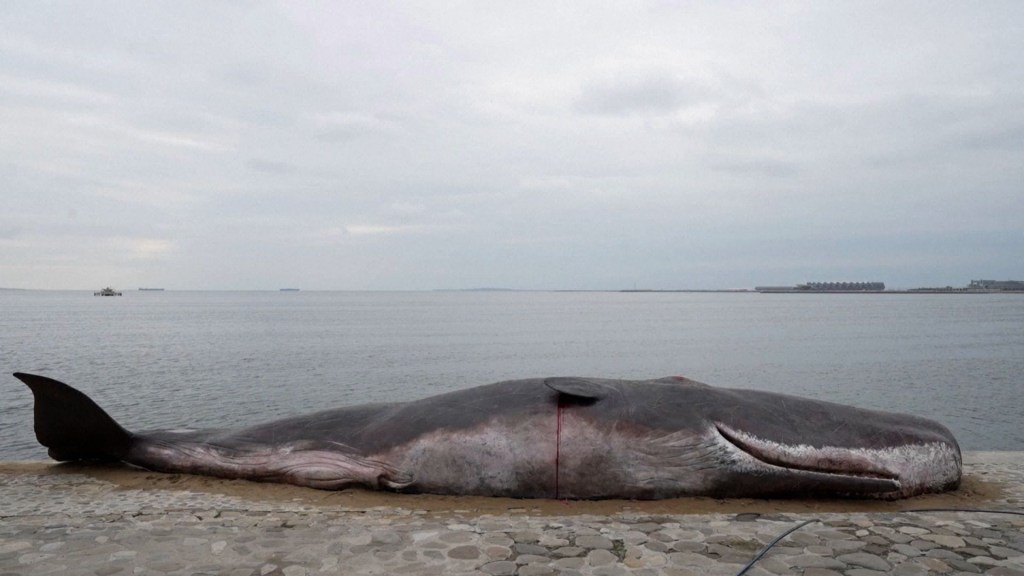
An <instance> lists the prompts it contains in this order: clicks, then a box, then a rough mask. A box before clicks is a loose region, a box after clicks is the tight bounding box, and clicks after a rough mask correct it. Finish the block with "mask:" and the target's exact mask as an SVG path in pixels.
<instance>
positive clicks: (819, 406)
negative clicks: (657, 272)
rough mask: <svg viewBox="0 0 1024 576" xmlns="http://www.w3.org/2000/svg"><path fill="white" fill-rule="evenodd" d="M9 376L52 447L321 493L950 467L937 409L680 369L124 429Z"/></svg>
mask: <svg viewBox="0 0 1024 576" xmlns="http://www.w3.org/2000/svg"><path fill="white" fill-rule="evenodd" d="M15 377H17V378H18V379H20V380H21V381H22V382H24V383H25V384H27V385H28V386H29V388H31V390H32V392H33V394H34V396H35V408H34V411H35V432H36V437H37V438H38V440H39V442H40V443H41V444H42V445H43V446H46V447H47V448H49V454H50V456H51V457H52V458H54V459H56V460H59V461H122V462H126V463H128V464H132V465H135V466H139V467H142V468H146V469H149V470H155V471H162V472H176V473H190V474H200V475H208V476H218V477H223V478H244V479H249V480H255V481H261V482H281V483H289V484H297V485H300V486H309V487H312V488H321V489H330V490H336V489H342V488H346V487H350V486H363V487H367V488H372V489H390V490H396V491H402V492H420V493H433V494H464V495H486V496H510V497H522V498H574V499H597V498H634V499H655V498H671V497H677V496H714V497H835V496H840V497H860V498H884V499H894V498H903V497H908V496H913V495H916V494H922V493H926V492H940V491H944V490H950V489H954V488H956V487H957V486H958V485H959V482H960V475H961V455H960V448H959V446H958V444H957V442H956V440H955V439H954V438H953V435H952V434H951V433H950V432H949V430H947V429H946V428H945V427H944V426H942V425H941V424H938V423H936V422H933V421H930V420H927V419H924V418H921V417H918V416H911V415H906V414H895V413H888V412H879V411H874V410H866V409H862V408H855V407H851V406H844V405H840V404H834V403H830V402H823V401H818V400H810V399H806V398H799V397H795V396H788V395H784V394H775V393H770V392H762V391H756V390H741V389H729V388H717V387H712V386H708V385H706V384H701V383H699V382H695V381H693V380H689V379H686V378H681V377H670V378H662V379H658V380H641V381H627V380H607V379H597V378H540V379H528V380H513V381H507V382H498V383H495V384H489V385H485V386H478V387H475V388H470V389H467V390H459V391H456V392H450V393H447V394H441V395H438V396H433V397H429V398H423V399H420V400H413V401H410V402H397V403H386V404H370V405H362V406H350V407H344V408H337V409H333V410H325V411H322V412H316V413H313V414H308V415H303V416H295V417H291V418H285V419H282V420H277V421H274V422H269V423H266V424H261V425H257V426H251V427H248V428H243V429H240V430H221V429H209V430H202V431H189V432H175V431H166V430H164V431H160V430H157V431H148V432H139V433H134V432H129V431H127V430H125V429H124V428H122V427H121V426H120V425H119V424H117V422H115V421H114V419H113V418H111V417H110V416H109V415H108V414H107V413H106V412H105V411H104V410H103V409H102V408H100V407H99V406H98V405H96V404H95V403H94V402H93V401H92V400H91V399H90V398H89V397H88V396H86V395H85V394H83V393H82V392H80V391H78V390H76V389H74V388H72V387H70V386H68V385H66V384H63V383H61V382H58V381H56V380H53V379H51V378H47V377H45V376H37V375H31V374H23V373H16V374H15Z"/></svg>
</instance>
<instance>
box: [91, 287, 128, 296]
mask: <svg viewBox="0 0 1024 576" xmlns="http://www.w3.org/2000/svg"><path fill="white" fill-rule="evenodd" d="M92 295H93V296H120V295H121V293H120V292H118V291H117V290H114V289H113V288H111V287H110V286H107V287H106V288H104V289H103V290H100V291H99V292H93V293H92Z"/></svg>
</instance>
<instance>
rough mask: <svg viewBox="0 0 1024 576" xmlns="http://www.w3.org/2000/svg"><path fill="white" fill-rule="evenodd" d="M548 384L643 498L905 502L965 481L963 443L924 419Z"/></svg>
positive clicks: (675, 382)
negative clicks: (576, 406)
mask: <svg viewBox="0 0 1024 576" xmlns="http://www.w3.org/2000/svg"><path fill="white" fill-rule="evenodd" d="M546 383H547V384H548V386H549V387H551V388H554V389H555V390H558V391H559V392H560V393H561V394H564V395H566V396H568V397H570V398H575V399H578V402H579V403H580V405H581V408H583V409H581V410H577V411H576V414H577V415H578V417H579V419H580V420H581V421H583V420H589V422H590V424H589V428H587V429H588V430H590V432H588V433H586V434H584V435H583V436H584V437H585V436H590V438H581V439H580V443H581V444H582V443H585V442H593V441H596V440H597V438H596V437H597V436H600V437H601V438H600V441H602V442H604V443H605V445H607V446H608V451H609V453H610V454H615V455H616V457H615V458H614V459H613V460H614V461H615V462H617V464H615V465H614V466H615V467H617V468H619V469H620V470H621V472H622V473H621V474H620V475H619V477H618V478H617V479H616V481H617V482H623V481H629V482H633V483H635V484H636V490H635V495H636V496H638V497H652V498H658V497H664V496H665V495H668V494H702V495H713V496H720V497H735V496H745V497H750V496H764V497H768V496H771V497H779V496H791V497H807V496H810V497H825V496H828V497H834V496H849V497H858V498H881V499H895V498H904V497H909V496H914V495H917V494H923V493H928V492H942V491H946V490H951V489H955V488H956V487H957V486H958V485H959V483H960V476H961V453H960V447H959V445H958V444H957V442H956V439H955V438H954V437H953V435H952V433H950V431H949V430H948V429H947V428H946V427H944V426H943V425H941V424H939V423H937V422H934V421H931V420H928V419H925V418H921V417H919V416H912V415H908V414H896V413H890V412H880V411H875V410H866V409H863V408H856V407H852V406H846V405H841V404H835V403H832V402H824V401H818V400H811V399H807V398H799V397H795V396H788V395H784V394H775V393H770V392H763V391H756V390H739V389H728V388H716V387H711V386H708V385H706V384H701V383H699V382H695V381H693V380H689V379H685V378H665V379H661V380H654V381H643V382H619V381H602V380H589V379H549V380H548V381H546ZM598 421H601V422H603V423H604V425H599V424H598ZM610 431H611V432H610ZM605 465H606V466H607V465H608V464H607V463H606V464H605ZM584 474H585V473H584ZM626 476H629V477H630V478H629V479H628V480H626Z"/></svg>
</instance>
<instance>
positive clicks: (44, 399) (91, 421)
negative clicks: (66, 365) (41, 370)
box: [14, 372, 132, 462]
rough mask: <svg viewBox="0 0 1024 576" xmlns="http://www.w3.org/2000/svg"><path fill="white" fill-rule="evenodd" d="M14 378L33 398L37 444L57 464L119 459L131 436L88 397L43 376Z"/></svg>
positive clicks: (125, 451) (17, 373) (129, 444)
mask: <svg viewBox="0 0 1024 576" xmlns="http://www.w3.org/2000/svg"><path fill="white" fill-rule="evenodd" d="M14 377H15V378H17V379H18V380H21V381H22V382H24V383H25V384H27V385H28V387H29V388H31V389H32V394H33V395H35V398H36V402H35V430H36V438H37V439H38V440H39V443H40V444H42V445H43V446H46V447H47V448H49V453H50V457H51V458H53V459H54V460H59V461H62V462H64V461H70V460H121V459H122V458H124V456H125V454H127V453H128V449H129V448H130V447H131V444H132V434H131V432H128V431H127V430H125V429H124V428H122V427H121V425H120V424H118V423H117V422H115V421H114V419H113V418H111V417H110V416H109V415H108V414H107V413H106V412H104V411H103V409H102V408H100V407H99V406H98V405H97V404H96V403H95V402H93V401H92V400H91V399H90V398H89V397H88V396H86V395H85V394H83V393H81V392H79V391H78V390H75V389H74V388H72V387H71V386H68V385H67V384H64V383H63V382H58V381H57V380H54V379H52V378H47V377H45V376H36V375H33V374H23V373H20V372H16V373H15V374H14Z"/></svg>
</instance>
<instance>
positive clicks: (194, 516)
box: [0, 453, 1024, 576]
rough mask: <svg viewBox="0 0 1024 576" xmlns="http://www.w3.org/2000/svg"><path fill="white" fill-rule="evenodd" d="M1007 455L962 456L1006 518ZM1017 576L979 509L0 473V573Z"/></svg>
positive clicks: (1016, 545) (1022, 494)
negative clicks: (417, 492) (393, 501)
mask: <svg viewBox="0 0 1024 576" xmlns="http://www.w3.org/2000/svg"><path fill="white" fill-rule="evenodd" d="M1022 456H1024V455H1022V454H1020V453H974V454H972V455H971V456H970V457H969V458H966V460H968V461H969V463H968V466H967V470H968V473H969V474H980V475H984V476H985V477H986V478H988V479H990V480H996V481H999V482H1000V483H1003V484H1005V488H1006V490H1005V491H1004V494H1003V495H1002V496H1001V497H1000V499H999V501H997V502H990V503H988V504H990V506H987V507H988V508H999V509H1007V510H1015V511H1020V510H1021V507H1020V503H1021V502H1022V501H1024V462H1021V460H1022V459H1024V458H1022ZM807 520H814V521H813V522H812V523H810V524H808V525H806V526H803V527H802V528H800V529H799V530H797V531H795V532H793V533H791V534H790V535H788V536H786V537H785V538H783V539H782V540H781V541H779V543H778V544H777V545H776V546H774V547H773V548H771V550H769V551H768V553H767V554H765V556H764V557H763V558H762V559H761V560H760V561H759V562H757V563H756V564H755V565H754V566H753V567H752V568H751V569H750V571H749V572H748V574H756V575H760V576H764V575H771V574H805V575H808V576H830V575H838V574H844V575H847V576H872V575H880V574H897V575H902V576H916V575H925V574H991V575H1000V576H1013V575H1019V576H1024V516H1020V515H1008V514H996V513H992V512H938V511H935V512H909V511H903V512H851V513H827V514H813V515H811V514H802V513H801V514H789V513H766V514H759V513H752V512H745V513H741V514H672V515H651V514H634V513H621V514H615V515H611V516H593V515H574V516H540V515H531V514H530V513H529V511H528V510H527V509H523V510H522V512H514V511H510V512H509V513H508V514H501V515H489V514H484V515H479V514H472V513H468V512H467V511H458V510H453V511H450V512H447V513H444V514H439V513H437V512H436V511H426V510H412V509H409V510H407V509H402V508H394V507H375V508H370V509H352V508H341V507H330V506H310V505H306V504H301V503H294V502H266V501H252V500H247V499H243V498H239V497H235V496H225V495H218V494H211V493H197V492H188V491H177V490H163V489H159V490H138V489H128V490H125V489H118V488H117V487H116V486H114V485H112V484H111V483H109V482H106V481H104V480H99V479H96V478H93V477H89V476H87V475H82V474H40V473H35V474H33V473H4V474H0V575H3V574H51V573H53V574H95V575H98V576H106V575H113V574H234V575H239V576H242V575H245V576H248V575H259V576H270V575H285V576H302V575H306V574H428V575H430V574H437V575H440V574H480V575H492V576H501V575H519V576H543V575H547V574H566V575H577V574H579V575H595V576H598V575H601V576H612V575H626V574H635V575H645V576H648V575H649V576H655V575H660V574H666V575H677V576H682V575H689V574H712V575H719V574H720V575H732V574H737V573H738V572H740V570H741V569H743V567H744V565H745V564H746V563H747V562H748V561H750V560H751V559H752V558H753V557H754V556H755V555H756V554H757V553H758V551H760V550H761V549H763V548H764V547H765V546H766V545H767V544H768V543H770V542H771V541H772V540H774V539H775V538H776V537H778V536H779V535H780V534H782V533H784V532H785V531H786V530H788V529H790V528H793V527H794V526H797V525H798V524H800V523H801V522H804V521H807Z"/></svg>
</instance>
